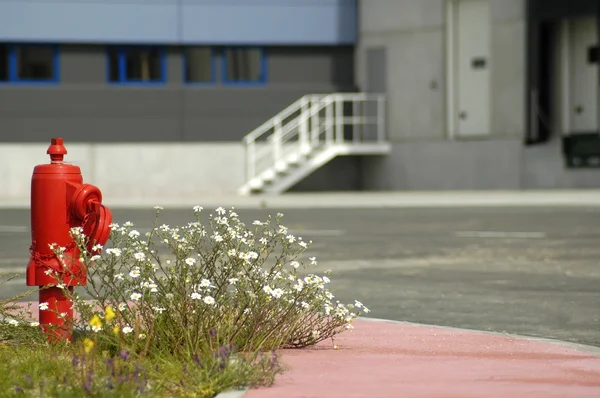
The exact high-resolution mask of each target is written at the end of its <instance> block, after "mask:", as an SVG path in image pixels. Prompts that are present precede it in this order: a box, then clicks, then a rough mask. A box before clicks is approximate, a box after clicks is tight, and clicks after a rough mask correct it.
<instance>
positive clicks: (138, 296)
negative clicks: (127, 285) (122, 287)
mask: <svg viewBox="0 0 600 398" xmlns="http://www.w3.org/2000/svg"><path fill="white" fill-rule="evenodd" d="M129 298H130V299H131V300H132V301H138V300H139V299H141V298H142V295H141V294H140V293H137V292H133V293H131V296H129Z"/></svg>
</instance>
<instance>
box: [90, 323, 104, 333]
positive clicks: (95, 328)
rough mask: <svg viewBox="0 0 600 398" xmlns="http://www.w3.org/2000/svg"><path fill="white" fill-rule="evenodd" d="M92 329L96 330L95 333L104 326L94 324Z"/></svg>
mask: <svg viewBox="0 0 600 398" xmlns="http://www.w3.org/2000/svg"><path fill="white" fill-rule="evenodd" d="M92 330H93V331H94V333H98V332H99V331H101V330H102V326H95V325H94V326H92Z"/></svg>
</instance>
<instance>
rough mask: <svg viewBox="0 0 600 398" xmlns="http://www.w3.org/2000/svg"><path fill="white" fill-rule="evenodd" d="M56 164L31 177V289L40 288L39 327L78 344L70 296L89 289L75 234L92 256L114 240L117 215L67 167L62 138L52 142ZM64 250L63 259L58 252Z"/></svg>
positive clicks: (52, 158) (75, 168) (50, 336)
mask: <svg viewBox="0 0 600 398" xmlns="http://www.w3.org/2000/svg"><path fill="white" fill-rule="evenodd" d="M46 153H48V154H49V155H50V164H41V165H37V166H35V168H34V169H33V175H32V177H31V240H32V242H31V248H30V252H31V255H30V260H29V264H28V265H27V286H40V291H39V304H40V309H39V321H40V325H41V326H42V329H43V330H44V332H45V333H46V334H47V336H48V339H49V340H52V341H56V340H72V339H73V336H72V326H73V303H72V300H71V299H70V298H69V296H70V295H69V294H68V293H72V292H73V287H74V286H85V285H86V279H87V266H88V265H89V264H85V263H84V262H82V261H80V258H81V253H80V250H79V248H78V247H77V245H76V244H75V242H74V240H73V238H72V236H71V235H70V231H71V229H72V228H75V227H82V228H83V234H85V237H86V239H89V240H88V243H87V250H88V251H89V252H90V253H92V254H95V252H96V251H97V247H96V248H94V246H95V245H104V244H105V243H106V241H107V240H108V238H109V236H110V224H111V222H112V215H111V212H110V210H109V209H108V208H107V207H106V206H104V205H102V193H101V192H100V190H99V189H98V188H97V187H95V186H93V185H90V184H84V183H83V177H82V176H81V169H80V168H79V167H78V166H75V165H73V164H66V163H63V158H64V155H65V154H66V153H67V149H66V148H65V146H64V145H63V139H62V138H52V141H51V144H50V147H49V148H48V151H47V152H46ZM53 244H55V245H56V246H55V247H56V248H59V247H62V248H64V252H63V253H62V255H59V256H57V255H56V253H55V249H53V248H52V247H51V245H53Z"/></svg>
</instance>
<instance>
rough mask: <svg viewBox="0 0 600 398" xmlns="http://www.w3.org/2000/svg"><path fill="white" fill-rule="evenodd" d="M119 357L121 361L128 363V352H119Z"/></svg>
mask: <svg viewBox="0 0 600 398" xmlns="http://www.w3.org/2000/svg"><path fill="white" fill-rule="evenodd" d="M119 356H120V357H121V359H122V360H124V361H129V352H127V351H126V350H121V352H119Z"/></svg>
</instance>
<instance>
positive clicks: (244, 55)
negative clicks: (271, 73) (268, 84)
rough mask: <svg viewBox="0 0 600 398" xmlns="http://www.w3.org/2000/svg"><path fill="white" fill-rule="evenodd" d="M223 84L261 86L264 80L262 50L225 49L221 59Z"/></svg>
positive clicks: (263, 56) (264, 67)
mask: <svg viewBox="0 0 600 398" xmlns="http://www.w3.org/2000/svg"><path fill="white" fill-rule="evenodd" d="M223 67H224V73H223V82H224V83H227V84H263V83H265V80H266V59H265V53H264V50H262V49H258V48H226V49H225V51H224V57H223Z"/></svg>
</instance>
